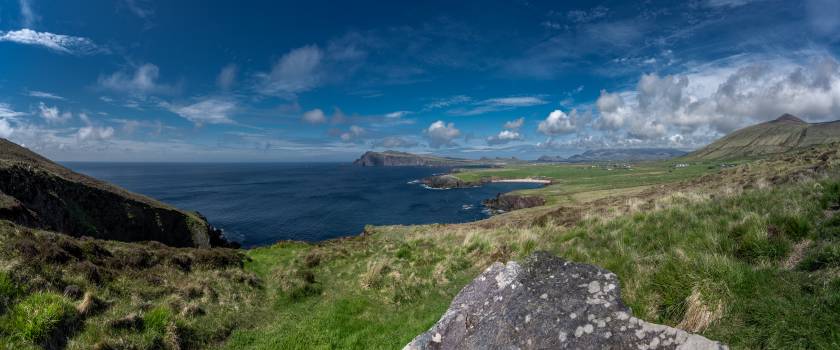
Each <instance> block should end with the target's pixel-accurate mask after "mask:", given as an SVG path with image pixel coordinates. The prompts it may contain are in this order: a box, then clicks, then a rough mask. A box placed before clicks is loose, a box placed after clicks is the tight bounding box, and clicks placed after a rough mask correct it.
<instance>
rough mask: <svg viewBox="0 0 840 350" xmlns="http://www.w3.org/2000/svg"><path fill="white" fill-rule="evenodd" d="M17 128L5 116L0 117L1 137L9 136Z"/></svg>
mask: <svg viewBox="0 0 840 350" xmlns="http://www.w3.org/2000/svg"><path fill="white" fill-rule="evenodd" d="M14 131H15V129H14V128H13V127H12V124H11V123H9V121H7V120H6V119H5V118H0V137H2V138H8V137H9V136H12V133H13V132H14Z"/></svg>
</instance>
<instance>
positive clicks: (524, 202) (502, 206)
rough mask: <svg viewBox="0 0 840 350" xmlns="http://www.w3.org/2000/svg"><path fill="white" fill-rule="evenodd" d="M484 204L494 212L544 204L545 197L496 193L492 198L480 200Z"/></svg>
mask: <svg viewBox="0 0 840 350" xmlns="http://www.w3.org/2000/svg"><path fill="white" fill-rule="evenodd" d="M482 204H484V206H486V207H488V208H490V210H493V211H496V212H505V211H513V210H519V209H525V208H533V207H539V206H541V205H545V199H543V198H542V197H536V196H519V195H515V194H498V195H496V198H494V199H488V200H485V201H484V202H482Z"/></svg>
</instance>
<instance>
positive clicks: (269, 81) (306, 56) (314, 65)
mask: <svg viewBox="0 0 840 350" xmlns="http://www.w3.org/2000/svg"><path fill="white" fill-rule="evenodd" d="M323 58H324V52H323V51H322V50H321V49H320V48H319V47H318V46H316V45H308V46H304V47H300V48H297V49H294V50H292V51H289V52H288V53H286V54H285V55H283V57H280V59H279V60H277V63H275V64H274V66H273V67H272V68H271V71H270V72H268V73H259V74H257V78H258V79H259V80H260V83H259V85H258V87H257V90H258V91H259V92H260V93H262V94H264V95H272V96H279V97H284V98H290V97H294V96H295V95H296V94H298V93H301V92H305V91H309V90H312V89H313V88H315V87H318V86H319V85H320V84H321V82H322V80H323V78H324V77H323V76H322V72H321V68H322V60H323Z"/></svg>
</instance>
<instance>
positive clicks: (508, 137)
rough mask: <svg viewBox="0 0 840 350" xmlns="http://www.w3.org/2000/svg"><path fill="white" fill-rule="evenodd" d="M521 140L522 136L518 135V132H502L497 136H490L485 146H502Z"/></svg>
mask: <svg viewBox="0 0 840 350" xmlns="http://www.w3.org/2000/svg"><path fill="white" fill-rule="evenodd" d="M519 140H522V135H521V134H519V132H518V131H514V130H502V131H500V132H499V134H498V135H494V136H490V137H488V138H487V144H488V145H491V146H495V145H503V144H506V143H508V142H511V141H519Z"/></svg>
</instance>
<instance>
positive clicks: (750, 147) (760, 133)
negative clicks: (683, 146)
mask: <svg viewBox="0 0 840 350" xmlns="http://www.w3.org/2000/svg"><path fill="white" fill-rule="evenodd" d="M833 142H840V120H836V121H829V122H821V123H808V122H805V121H804V120H802V119H801V118H799V117H797V116H794V115H792V114H788V113H785V114H783V115H781V116H779V117H778V118H776V119H773V120H771V121H767V122H763V123H759V124H755V125H752V126H748V127H745V128H742V129H738V130H736V131H734V132H732V133H730V134H728V135H726V136H724V137H722V138H720V139H718V140H717V141H715V142H712V143H711V144H709V145H707V146H705V147H703V148H701V149H698V150H696V151H694V152H691V153H689V154H687V155H686V156H685V157H683V158H684V159H686V160H730V159H739V158H756V157H763V156H768V155H772V154H779V153H784V152H787V151H790V150H793V149H797V148H803V147H808V146H813V145H818V144H828V143H833Z"/></svg>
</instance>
